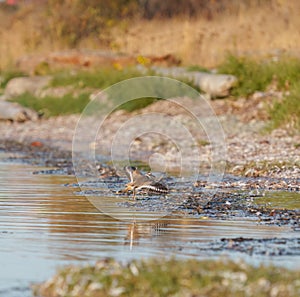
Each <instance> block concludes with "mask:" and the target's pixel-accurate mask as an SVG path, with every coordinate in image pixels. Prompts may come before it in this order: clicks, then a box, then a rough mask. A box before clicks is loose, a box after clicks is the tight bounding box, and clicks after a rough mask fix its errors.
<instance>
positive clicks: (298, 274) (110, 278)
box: [33, 258, 300, 297]
mask: <svg viewBox="0 0 300 297" xmlns="http://www.w3.org/2000/svg"><path fill="white" fill-rule="evenodd" d="M299 278H300V271H299V270H296V271H292V270H288V269H284V268H278V267H274V266H259V267H253V266H251V265H248V264H246V263H237V262H233V261H216V260H206V261H199V260H193V259H191V260H177V259H169V260H166V259H160V258H156V259H150V260H147V261H145V260H143V261H131V262H129V263H128V264H121V263H120V262H117V261H115V260H113V259H105V260H101V261H98V262H97V263H96V264H95V265H94V266H86V267H74V266H70V267H67V268H65V269H63V270H61V271H60V272H58V273H57V274H56V275H55V276H54V277H52V278H51V279H50V280H48V281H47V282H45V283H44V284H41V285H36V286H34V287H33V291H34V295H35V296H47V297H52V296H57V292H62V291H63V292H64V293H63V295H64V296H74V297H76V296H82V297H85V296H89V297H94V296H95V297H96V296H98V297H101V296H132V297H139V296H144V297H148V296H149V297H150V296H151V297H152V296H157V297H159V296H165V297H168V296H212V297H213V296H221V295H222V296H224V297H231V296H244V295H245V292H247V296H249V297H251V296H253V297H254V296H255V297H263V296H271V295H272V293H273V292H280V296H286V297H288V296H289V297H294V296H295V297H296V296H298V294H299V290H300V283H299V281H298V280H299Z"/></svg>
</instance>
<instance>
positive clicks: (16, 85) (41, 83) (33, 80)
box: [4, 76, 51, 99]
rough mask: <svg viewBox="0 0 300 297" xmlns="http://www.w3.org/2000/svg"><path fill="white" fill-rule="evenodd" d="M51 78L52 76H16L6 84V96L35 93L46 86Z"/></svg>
mask: <svg viewBox="0 0 300 297" xmlns="http://www.w3.org/2000/svg"><path fill="white" fill-rule="evenodd" d="M50 80H51V77H50V76H32V77H15V78H12V79H11V80H10V81H9V82H8V84H7V85H6V88H5V91H4V96H5V98H6V99H8V98H12V97H15V96H19V95H22V94H24V93H31V94H33V95H35V94H36V93H38V92H40V91H41V90H42V89H43V88H45V87H46V86H47V85H48V84H49V82H50Z"/></svg>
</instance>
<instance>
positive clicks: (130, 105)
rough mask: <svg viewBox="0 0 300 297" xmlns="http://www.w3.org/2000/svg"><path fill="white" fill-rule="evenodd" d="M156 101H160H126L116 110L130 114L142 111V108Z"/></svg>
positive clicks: (143, 99)
mask: <svg viewBox="0 0 300 297" xmlns="http://www.w3.org/2000/svg"><path fill="white" fill-rule="evenodd" d="M157 100H160V99H159V98H138V99H134V100H130V101H127V102H126V103H124V104H122V105H120V106H119V108H118V109H122V110H126V111H128V112H132V111H135V110H139V109H142V108H144V107H146V106H148V105H150V104H152V103H154V102H156V101H157Z"/></svg>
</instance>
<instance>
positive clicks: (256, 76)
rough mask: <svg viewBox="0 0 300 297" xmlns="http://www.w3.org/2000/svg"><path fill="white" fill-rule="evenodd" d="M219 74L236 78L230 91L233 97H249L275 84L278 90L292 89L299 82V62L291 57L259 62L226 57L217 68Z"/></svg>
mask: <svg viewBox="0 0 300 297" xmlns="http://www.w3.org/2000/svg"><path fill="white" fill-rule="evenodd" d="M218 72H219V73H226V74H232V75H235V76H236V77H237V78H238V83H237V85H236V87H235V88H234V89H233V90H232V95H233V96H235V97H240V96H245V97H247V96H249V95H251V94H253V93H254V92H255V91H265V90H266V88H267V87H268V86H269V85H270V84H271V83H275V84H276V88H277V89H278V90H286V89H288V88H293V86H294V85H295V84H297V83H298V81H299V80H300V60H299V59H296V58H292V57H282V58H281V59H279V60H278V61H277V60H271V61H265V62H260V61H256V60H255V59H251V58H249V57H237V56H233V55H228V56H227V57H226V59H225V60H224V62H223V63H222V64H221V65H220V66H219V67H218Z"/></svg>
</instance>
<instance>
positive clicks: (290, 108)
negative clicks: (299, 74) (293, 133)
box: [268, 83, 300, 131]
mask: <svg viewBox="0 0 300 297" xmlns="http://www.w3.org/2000/svg"><path fill="white" fill-rule="evenodd" d="M269 113H270V117H271V123H270V125H269V127H268V129H269V130H272V129H275V128H279V127H282V126H285V127H287V128H289V130H298V131H300V83H298V84H294V86H293V89H292V90H291V94H290V95H289V96H286V97H285V98H284V99H283V100H282V101H281V102H275V103H274V105H273V106H272V107H271V108H270V110H269Z"/></svg>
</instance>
